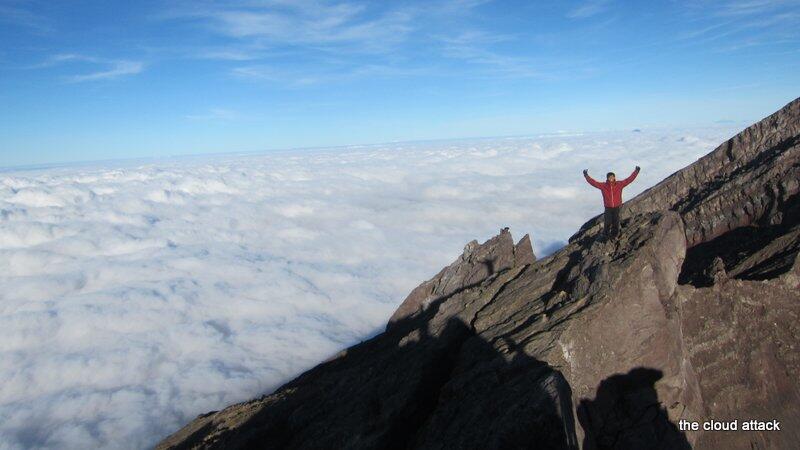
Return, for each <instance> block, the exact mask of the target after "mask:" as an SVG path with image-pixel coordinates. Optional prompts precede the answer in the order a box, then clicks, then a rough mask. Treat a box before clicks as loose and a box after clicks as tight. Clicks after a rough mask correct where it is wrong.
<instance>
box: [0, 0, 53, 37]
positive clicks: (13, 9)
mask: <svg viewBox="0 0 800 450" xmlns="http://www.w3.org/2000/svg"><path fill="white" fill-rule="evenodd" d="M33 6H35V5H34V3H33V2H31V1H26V0H0V23H2V24H4V25H6V26H13V27H22V28H27V29H29V30H32V31H34V32H38V33H48V32H52V31H53V24H52V21H51V20H50V19H48V18H47V17H45V16H44V15H42V14H40V13H37V12H34V10H33V8H32V7H33Z"/></svg>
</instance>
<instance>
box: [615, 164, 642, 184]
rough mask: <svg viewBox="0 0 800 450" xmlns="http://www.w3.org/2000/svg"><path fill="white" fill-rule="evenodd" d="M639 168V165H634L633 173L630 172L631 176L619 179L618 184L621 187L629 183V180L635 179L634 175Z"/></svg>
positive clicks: (637, 173)
mask: <svg viewBox="0 0 800 450" xmlns="http://www.w3.org/2000/svg"><path fill="white" fill-rule="evenodd" d="M640 169H641V168H640V167H639V166H636V168H635V169H633V173H632V174H631V176H629V177H628V178H625V179H624V180H622V181H620V182H619V184H621V185H622V187H625V186H627V185H629V184H631V182H632V181H633V180H635V179H636V175H639V170H640Z"/></svg>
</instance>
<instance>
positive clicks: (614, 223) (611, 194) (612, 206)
mask: <svg viewBox="0 0 800 450" xmlns="http://www.w3.org/2000/svg"><path fill="white" fill-rule="evenodd" d="M636 175H639V166H636V169H634V171H633V173H632V174H631V176H629V177H628V178H625V179H624V180H622V181H617V176H616V175H614V172H608V173H607V174H606V182H605V183H601V182H599V181H597V180H595V179H594V178H592V177H590V176H589V169H584V170H583V176H584V178H586V181H587V182H588V183H589V184H591V185H592V186H594V187H596V188H597V189H600V192H602V193H603V205H604V206H605V207H606V210H605V213H604V214H603V231H604V233H605V236H606V239H616V238H617V236H618V235H619V208H620V206H622V189H623V188H624V187H625V186H627V185H629V184H631V182H632V181H633V180H635V179H636Z"/></svg>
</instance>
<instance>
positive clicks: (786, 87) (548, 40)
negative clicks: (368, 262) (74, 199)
mask: <svg viewBox="0 0 800 450" xmlns="http://www.w3.org/2000/svg"><path fill="white" fill-rule="evenodd" d="M798 22H800V2H798V0H725V1H711V0H699V1H696V0H695V1H681V0H670V1H653V2H638V1H612V0H588V1H550V2H541V1H528V0H525V1H522V0H519V1H514V0H508V1H499V0H495V1H491V0H424V1H411V0H409V1H391V2H389V1H380V2H379V1H371V2H370V1H358V0H352V1H333V0H330V1H312V0H227V1H214V2H212V1H203V0H199V1H180V0H142V1H136V2H131V1H111V0H103V1H99V0H98V1H90V0H75V1H70V2H55V1H51V2H47V1H43V0H0V167H13V166H29V165H39V164H53V163H62V162H70V161H87V160H89V161H90V160H106V159H120V158H138V157H157V158H158V157H165V156H170V155H184V154H204V153H220V152H256V151H265V150H271V149H285V148H302V147H317V146H339V145H352V144H366V143H380V142H397V141H410V140H424V139H448V138H462V137H476V136H507V135H528V134H532V133H543V132H555V131H564V130H566V131H598V130H624V129H630V128H647V127H685V126H709V125H714V124H746V123H750V122H752V121H755V120H757V119H759V118H760V117H762V116H764V115H766V114H768V113H770V112H772V111H774V110H776V109H777V108H779V107H780V106H782V105H783V104H785V103H787V102H788V101H790V100H792V99H794V98H795V97H796V96H797V95H798V89H797V88H798V86H800V27H797V26H796V25H797V23H798Z"/></svg>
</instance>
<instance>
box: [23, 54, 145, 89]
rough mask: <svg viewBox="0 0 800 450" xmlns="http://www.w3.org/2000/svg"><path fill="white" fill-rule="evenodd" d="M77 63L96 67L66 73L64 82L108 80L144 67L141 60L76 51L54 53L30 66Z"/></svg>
mask: <svg viewBox="0 0 800 450" xmlns="http://www.w3.org/2000/svg"><path fill="white" fill-rule="evenodd" d="M77 63H81V64H83V65H90V66H93V67H97V69H96V70H92V71H88V72H84V73H77V74H71V75H66V76H64V77H63V79H64V80H65V81H66V82H68V83H83V82H87V81H98V80H110V79H115V78H120V77H124V76H128V75H135V74H138V73H141V72H142V71H143V70H144V68H145V64H144V62H142V61H131V60H126V59H106V58H98V57H94V56H88V55H82V54H78V53H62V54H58V55H54V56H51V57H50V58H48V59H47V60H45V61H44V62H42V63H39V64H36V65H34V66H32V67H31V68H34V69H44V68H50V67H55V66H61V65H67V64H77Z"/></svg>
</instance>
